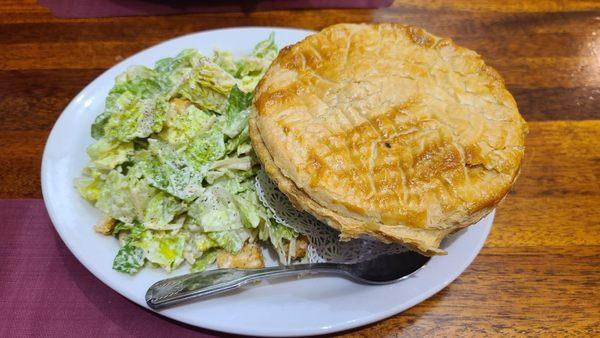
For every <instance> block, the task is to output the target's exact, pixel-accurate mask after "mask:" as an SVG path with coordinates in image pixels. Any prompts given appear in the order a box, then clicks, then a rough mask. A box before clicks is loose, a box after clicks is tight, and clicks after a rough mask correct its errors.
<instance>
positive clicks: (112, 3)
mask: <svg viewBox="0 0 600 338" xmlns="http://www.w3.org/2000/svg"><path fill="white" fill-rule="evenodd" d="M38 2H39V4H41V5H43V6H45V7H47V8H48V9H49V10H50V12H52V14H53V15H54V16H56V17H59V18H98V17H113V16H139V15H169V14H185V13H196V12H251V11H269V10H281V9H307V8H381V7H387V6H389V5H391V3H392V2H393V0H237V1H236V0H172V1H164V0H162V1H161V0H39V1H38Z"/></svg>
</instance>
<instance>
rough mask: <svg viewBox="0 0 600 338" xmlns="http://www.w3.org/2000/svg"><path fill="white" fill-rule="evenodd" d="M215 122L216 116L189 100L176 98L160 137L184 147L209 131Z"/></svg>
mask: <svg viewBox="0 0 600 338" xmlns="http://www.w3.org/2000/svg"><path fill="white" fill-rule="evenodd" d="M215 121H216V118H215V116H214V115H209V114H208V113H205V112H203V111H202V110H200V109H198V108H196V106H194V105H192V104H190V103H189V101H187V100H182V99H179V98H175V99H173V100H172V101H171V104H170V107H169V110H168V112H167V115H166V121H165V124H164V126H163V129H162V131H161V132H160V134H159V137H160V139H161V140H164V141H166V142H168V143H170V144H172V145H183V144H186V143H189V142H191V141H192V140H194V139H195V138H196V137H197V136H198V135H200V134H201V133H202V132H205V131H207V130H208V129H209V128H210V127H211V126H212V125H213V124H214V122H215Z"/></svg>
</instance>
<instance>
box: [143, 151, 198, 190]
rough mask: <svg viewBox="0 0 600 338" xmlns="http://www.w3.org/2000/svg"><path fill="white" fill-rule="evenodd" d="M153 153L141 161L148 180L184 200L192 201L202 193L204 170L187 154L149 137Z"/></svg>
mask: <svg viewBox="0 0 600 338" xmlns="http://www.w3.org/2000/svg"><path fill="white" fill-rule="evenodd" d="M148 141H149V150H150V152H151V154H152V155H150V156H149V158H148V159H146V160H144V161H142V162H141V165H142V167H143V173H144V177H145V178H146V180H147V181H148V182H149V183H150V184H151V185H152V186H154V187H156V188H158V189H160V190H163V191H166V192H168V193H169V194H171V195H173V196H176V197H178V198H180V199H182V200H184V201H192V200H193V199H195V198H196V197H198V196H200V195H201V194H202V191H203V188H202V180H203V179H204V172H203V169H202V168H201V167H197V166H195V165H194V163H192V161H190V160H189V159H188V158H187V157H186V156H185V154H182V153H181V152H178V151H177V150H176V149H174V148H173V147H172V146H170V145H169V144H167V143H165V142H161V141H159V140H155V139H149V140H148Z"/></svg>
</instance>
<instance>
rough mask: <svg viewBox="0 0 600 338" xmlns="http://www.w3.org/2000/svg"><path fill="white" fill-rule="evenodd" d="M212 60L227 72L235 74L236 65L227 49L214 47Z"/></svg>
mask: <svg viewBox="0 0 600 338" xmlns="http://www.w3.org/2000/svg"><path fill="white" fill-rule="evenodd" d="M212 62H214V63H215V64H217V65H218V66H219V67H221V68H223V70H225V71H226V72H227V73H229V74H231V75H233V76H237V71H238V66H237V65H236V62H235V59H234V58H233V54H231V52H229V51H224V50H218V49H215V50H214V52H213V57H212Z"/></svg>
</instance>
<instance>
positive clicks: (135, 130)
mask: <svg viewBox="0 0 600 338" xmlns="http://www.w3.org/2000/svg"><path fill="white" fill-rule="evenodd" d="M277 53H278V48H277V46H276V44H275V41H274V36H273V35H272V34H271V35H270V36H269V37H268V38H267V39H266V40H264V41H261V42H260V43H258V44H257V45H256V47H255V48H254V50H253V51H252V52H251V53H250V54H249V55H245V56H242V57H234V56H233V55H232V53H230V52H227V51H221V50H215V51H214V53H213V55H212V56H210V57H209V56H204V55H202V54H201V53H199V52H198V51H197V50H195V49H186V50H183V51H182V52H180V53H179V54H178V55H177V56H175V57H169V58H165V59H161V60H159V61H158V62H156V64H155V65H154V67H153V68H149V67H145V66H132V67H130V68H129V69H128V70H127V71H126V72H125V73H123V74H121V75H119V76H118V77H117V78H116V79H115V85H114V87H113V88H112V89H111V90H110V92H109V94H108V96H107V98H106V103H105V109H104V111H103V112H102V113H101V114H100V115H98V116H97V118H96V119H95V121H94V123H93V124H92V126H91V136H92V137H93V138H94V139H95V143H93V144H92V145H91V146H90V147H89V148H88V149H87V153H88V155H89V158H90V162H89V163H88V164H87V165H86V166H85V167H84V168H83V170H82V176H81V177H78V178H77V179H76V180H75V186H76V188H77V189H78V190H79V192H80V194H81V196H82V197H83V198H85V199H86V200H87V201H89V202H90V203H92V204H93V205H94V206H95V207H96V208H98V209H99V210H101V211H102V212H103V213H104V214H105V215H106V216H105V218H104V219H102V220H100V221H99V223H98V224H96V226H95V229H96V231H98V232H100V233H102V234H105V235H112V236H115V237H116V239H117V240H118V242H119V247H120V248H119V250H118V252H116V254H115V257H114V261H113V268H114V269H115V270H117V271H120V272H124V273H128V274H134V273H136V272H138V271H139V270H141V269H142V268H143V267H145V266H158V267H161V268H163V269H164V270H166V271H172V270H173V269H176V268H178V267H180V266H181V265H182V264H185V262H187V263H188V264H189V265H190V270H191V271H202V270H204V269H207V268H209V267H212V266H215V265H216V266H218V267H233V268H258V267H262V266H264V264H265V263H264V257H263V254H262V250H261V246H260V245H261V244H266V245H267V246H269V247H271V248H273V249H274V250H275V251H276V253H277V255H278V257H279V260H280V261H281V262H282V263H285V264H287V263H290V262H291V261H294V260H301V259H302V258H303V257H304V256H305V254H306V248H307V244H308V243H307V240H306V238H305V237H303V236H301V235H299V234H298V233H297V232H295V231H294V230H292V229H290V228H287V227H285V226H283V225H281V224H278V223H276V222H275V221H274V220H273V215H272V214H271V212H270V210H269V209H267V208H265V207H264V206H263V205H262V203H261V202H260V200H259V198H258V195H257V193H256V190H255V186H254V182H255V176H256V173H257V171H258V170H259V168H260V166H259V162H258V161H257V159H256V157H255V154H254V151H253V149H252V146H251V144H250V139H249V136H248V114H249V112H248V108H249V106H250V104H251V100H252V91H253V89H254V87H255V86H256V85H257V83H258V81H259V80H260V78H261V77H262V76H263V74H264V72H265V71H266V70H267V68H268V66H269V65H270V63H271V61H272V60H273V59H274V58H275V57H276V56H277Z"/></svg>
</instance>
